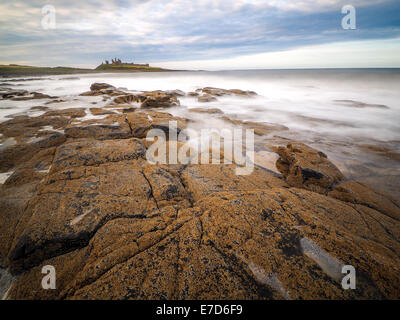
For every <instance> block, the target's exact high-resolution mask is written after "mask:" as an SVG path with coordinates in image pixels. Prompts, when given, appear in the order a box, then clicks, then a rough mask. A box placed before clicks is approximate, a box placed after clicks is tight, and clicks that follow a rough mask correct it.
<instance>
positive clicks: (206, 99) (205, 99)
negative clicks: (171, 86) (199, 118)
mask: <svg viewBox="0 0 400 320" xmlns="http://www.w3.org/2000/svg"><path fill="white" fill-rule="evenodd" d="M197 101H198V102H212V101H217V98H215V97H213V96H212V95H209V94H203V95H201V96H199V97H198V98H197Z"/></svg>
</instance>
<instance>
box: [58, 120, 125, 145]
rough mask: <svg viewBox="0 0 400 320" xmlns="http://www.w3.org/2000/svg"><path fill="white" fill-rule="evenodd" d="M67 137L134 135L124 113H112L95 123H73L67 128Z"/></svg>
mask: <svg viewBox="0 0 400 320" xmlns="http://www.w3.org/2000/svg"><path fill="white" fill-rule="evenodd" d="M65 135H66V137H67V138H90V137H91V138H94V139H98V140H106V139H127V138H131V137H132V133H131V129H130V128H129V125H128V124H127V123H126V121H125V117H124V116H122V115H110V116H109V118H106V119H105V120H95V121H94V123H90V124H84V123H78V124H72V125H70V126H68V127H67V128H66V129H65Z"/></svg>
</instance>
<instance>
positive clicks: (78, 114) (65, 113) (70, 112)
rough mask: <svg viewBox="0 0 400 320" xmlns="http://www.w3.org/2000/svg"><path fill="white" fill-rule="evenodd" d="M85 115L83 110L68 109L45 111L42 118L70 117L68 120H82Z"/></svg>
mask: <svg viewBox="0 0 400 320" xmlns="http://www.w3.org/2000/svg"><path fill="white" fill-rule="evenodd" d="M85 115H86V112H85V109H84V108H69V109H60V110H51V111H47V112H46V113H45V114H44V115H43V116H44V117H54V116H59V117H70V118H82V117H84V116H85Z"/></svg>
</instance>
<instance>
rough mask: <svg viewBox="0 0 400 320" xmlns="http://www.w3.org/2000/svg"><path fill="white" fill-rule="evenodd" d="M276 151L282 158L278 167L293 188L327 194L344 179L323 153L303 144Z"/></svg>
mask: <svg viewBox="0 0 400 320" xmlns="http://www.w3.org/2000/svg"><path fill="white" fill-rule="evenodd" d="M275 151H276V152H277V153H278V154H279V156H280V158H279V159H278V160H277V162H276V167H277V169H278V170H279V171H280V172H281V173H282V175H283V176H284V177H285V179H286V181H287V182H288V183H289V184H290V185H291V186H293V187H297V188H305V189H308V190H311V191H315V192H319V193H326V192H328V191H330V190H331V189H332V187H333V186H334V185H335V184H336V183H338V182H339V181H341V180H342V179H344V176H343V174H342V173H341V172H340V170H339V169H338V168H337V167H336V166H335V165H334V164H333V163H331V162H330V161H329V160H328V159H327V156H326V155H325V154H324V153H323V152H320V151H317V150H315V149H313V148H310V147H308V146H306V145H305V144H303V143H290V144H288V145H287V147H278V148H276V149H275Z"/></svg>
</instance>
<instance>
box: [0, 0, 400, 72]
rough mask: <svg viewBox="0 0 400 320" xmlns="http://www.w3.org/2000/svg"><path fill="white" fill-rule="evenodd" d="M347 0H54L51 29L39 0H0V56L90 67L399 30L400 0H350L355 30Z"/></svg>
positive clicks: (223, 54)
mask: <svg viewBox="0 0 400 320" xmlns="http://www.w3.org/2000/svg"><path fill="white" fill-rule="evenodd" d="M347 2H348V1H347V0H346V1H345V0H313V1H311V0H291V1H288V0H279V1H278V0H235V1H230V0H229V1H227V0H202V1H190V0H171V1H165V0H147V1H146V0H137V1H125V0H114V1H99V0H89V1H72V0H70V1H67V0H58V1H57V2H55V3H54V6H55V8H56V18H57V20H56V21H57V28H56V29H55V30H43V29H42V28H41V19H42V13H41V8H42V7H43V6H44V5H46V4H49V2H48V1H47V0H46V1H44V0H30V1H22V0H14V1H9V2H8V3H0V12H1V13H0V48H1V52H0V62H5V63H6V62H8V63H19V62H20V61H24V62H28V63H31V64H40V65H48V64H50V63H51V64H56V65H74V64H77V63H79V64H87V65H88V66H89V65H90V66H95V65H96V64H98V63H99V62H100V61H101V60H104V59H106V58H110V57H111V56H119V57H121V58H122V59H126V60H134V61H137V62H150V63H152V62H155V61H158V62H163V61H165V62H167V61H178V60H180V61H185V60H203V59H230V58H234V57H238V56H241V55H251V54H257V53H264V52H277V51H283V50H292V49H294V48H298V47H304V46H309V45H320V44H324V43H334V42H335V43H336V42H343V41H355V40H368V39H386V38H396V37H398V36H400V21H399V18H398V17H399V16H400V15H399V12H400V4H399V3H398V1H392V0H380V1H376V0H353V1H352V3H353V5H355V6H356V8H357V22H358V29H357V30H356V31H354V32H349V31H345V30H343V29H342V28H341V18H342V14H341V7H342V5H344V4H347ZM43 52H45V53H46V55H45V56H44V55H43Z"/></svg>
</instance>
